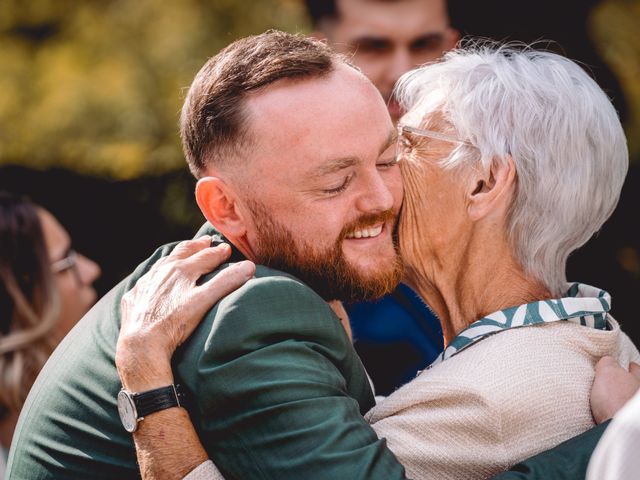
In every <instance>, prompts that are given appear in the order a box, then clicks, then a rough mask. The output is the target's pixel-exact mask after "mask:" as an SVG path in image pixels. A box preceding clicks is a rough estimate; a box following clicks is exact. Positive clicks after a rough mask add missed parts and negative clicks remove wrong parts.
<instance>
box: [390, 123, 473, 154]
mask: <svg viewBox="0 0 640 480" xmlns="http://www.w3.org/2000/svg"><path fill="white" fill-rule="evenodd" d="M397 129H398V140H397V142H396V159H398V160H400V159H401V158H403V157H404V156H405V155H407V154H409V153H411V150H412V149H413V148H414V145H413V144H412V143H411V141H410V140H409V139H408V138H407V137H406V134H407V133H410V134H412V135H418V136H420V137H429V138H434V139H436V140H444V141H445V142H451V143H460V144H462V145H467V146H470V147H473V146H474V145H473V144H472V143H470V142H467V141H466V140H460V139H459V138H456V137H454V136H453V135H447V134H446V133H441V132H436V131H433V130H423V129H421V128H415V127H410V126H408V125H400V124H398V126H397Z"/></svg>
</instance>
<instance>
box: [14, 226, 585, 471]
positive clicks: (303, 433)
mask: <svg viewBox="0 0 640 480" xmlns="http://www.w3.org/2000/svg"><path fill="white" fill-rule="evenodd" d="M205 233H208V234H215V233H216V232H215V231H213V230H212V229H211V227H210V226H207V225H205V227H203V229H201V231H200V232H199V234H198V235H202V234H205ZM174 246H175V244H172V245H167V246H164V247H161V248H160V249H158V250H157V251H156V252H155V253H154V254H153V255H152V256H151V257H150V258H149V259H148V260H147V261H145V262H144V263H142V264H141V265H140V266H139V267H138V268H137V269H136V270H135V271H134V272H133V273H132V274H131V275H130V276H129V277H128V278H126V279H125V280H124V281H122V282H121V283H120V284H119V285H118V286H116V287H115V288H114V289H113V290H112V291H111V292H109V293H108V294H107V295H106V296H105V297H104V298H102V299H101V300H100V301H99V302H98V304H97V305H96V306H95V307H94V308H93V309H92V310H91V311H90V312H89V313H88V314H87V315H86V316H85V318H83V319H82V320H81V321H80V323H79V324H78V325H77V326H76V327H75V328H74V329H73V330H72V332H71V333H70V334H69V335H68V336H67V337H66V338H65V339H64V341H63V342H62V343H61V344H60V346H59V347H58V348H57V349H56V351H55V352H54V354H53V355H52V356H51V358H50V360H49V362H47V364H46V366H45V367H44V369H43V370H42V372H41V374H40V376H39V377H38V379H37V381H36V383H35V385H34V387H33V389H32V391H31V393H30V395H29V398H28V399H27V402H26V404H25V407H24V409H23V411H22V415H21V417H20V421H19V423H18V426H17V429H16V432H15V435H14V440H13V445H12V449H11V453H10V456H9V467H8V475H7V478H10V479H21V480H22V479H25V480H27V479H28V480H37V479H53V478H55V479H89V478H91V479H129V478H138V475H139V473H138V469H137V466H136V457H135V450H134V445H133V442H132V439H131V436H130V434H128V433H127V432H126V431H125V430H124V428H123V427H122V425H121V423H120V420H119V417H118V413H117V407H116V395H117V393H118V391H119V390H120V387H121V385H120V381H119V378H118V376H117V373H116V369H115V366H114V354H115V345H116V340H117V337H118V331H119V328H120V299H121V298H122V295H123V294H124V293H125V292H126V291H127V290H129V289H130V288H132V287H133V285H134V284H135V282H136V281H137V280H138V279H139V278H140V276H142V275H143V274H144V273H145V272H146V271H147V270H148V269H149V268H150V267H151V265H153V264H154V263H155V262H156V261H157V260H158V259H160V258H161V257H163V256H166V255H168V254H169V253H170V252H171V250H172V249H173V247H174ZM239 259H240V255H239V254H238V253H237V252H235V253H234V257H232V259H231V260H232V261H237V260H239ZM223 268H224V266H223ZM174 372H175V374H176V381H177V382H180V383H182V384H183V385H184V386H185V387H186V390H187V392H188V397H189V403H188V405H187V408H188V410H189V413H190V415H191V418H192V420H193V422H194V424H195V426H196V429H197V430H198V434H199V435H200V438H201V439H202V441H203V443H204V445H205V448H206V450H207V452H208V453H209V455H210V456H211V458H212V459H213V460H214V461H215V463H216V465H217V466H218V468H220V470H221V471H222V472H223V474H224V475H225V477H226V478H227V479H229V480H231V479H242V480H247V479H278V480H286V479H296V480H298V479H301V478H305V479H349V480H357V479H373V480H375V479H380V480H393V479H402V478H405V477H404V469H403V468H402V466H401V465H400V464H399V463H398V462H397V460H396V458H395V457H394V455H393V454H392V453H391V452H390V451H389V450H388V449H387V447H386V446H385V441H384V439H378V438H377V436H376V434H375V433H374V431H373V430H372V429H371V427H370V426H369V425H368V424H367V422H365V421H364V419H363V418H362V415H361V414H363V413H364V412H366V411H367V410H368V409H369V408H371V407H372V406H373V404H374V398H373V394H372V391H371V388H370V386H369V383H368V380H367V376H366V374H365V371H364V368H363V366H362V364H361V363H360V360H359V359H358V357H357V355H356V353H355V351H354V350H353V348H352V345H351V343H350V341H349V339H348V337H347V336H346V334H345V332H344V329H343V328H342V326H341V324H340V321H339V319H338V318H337V317H336V316H335V314H334V313H333V311H332V310H331V309H330V308H329V307H328V306H327V304H326V303H325V302H324V301H323V300H322V299H321V298H320V297H319V296H318V295H316V294H315V293H314V292H313V291H312V290H311V289H310V288H308V287H307V286H306V285H304V284H303V283H301V282H300V281H299V280H297V279H295V278H293V277H292V276H290V275H287V274H284V273H282V272H277V271H274V270H270V269H267V268H265V267H258V269H257V272H256V278H255V279H253V280H251V281H249V282H248V283H247V284H246V285H244V286H243V287H242V288H240V289H239V290H237V291H236V292H234V293H232V294H230V295H229V296H227V297H226V298H224V299H223V300H222V301H220V302H219V303H218V304H217V305H215V306H214V308H213V309H212V310H211V311H210V312H209V313H208V314H207V315H206V317H205V318H204V320H203V322H202V323H201V325H200V326H199V327H198V329H197V330H196V332H195V333H194V334H193V335H192V337H191V338H190V339H189V341H188V342H187V343H186V344H185V345H183V346H182V347H181V348H180V350H178V352H176V355H175V356H174ZM428 434H429V432H425V435H428ZM575 448H578V449H580V448H581V447H580V442H578V445H577V446H575ZM592 449H593V446H592V444H591V443H588V444H587V446H586V447H585V448H584V450H585V451H588V452H589V453H590V451H591V450H592ZM583 458H588V454H585V455H583ZM569 460H570V459H569ZM543 461H544V460H543ZM554 461H555V462H558V461H561V460H558V457H555V458H554ZM582 462H583V463H585V462H586V461H585V460H582ZM535 471H536V470H535V468H534V469H533V470H532V472H533V473H532V474H531V475H529V476H527V477H526V478H532V479H533V478H545V479H550V478H564V477H562V475H561V474H560V473H558V474H557V476H552V477H549V476H546V475H545V476H536V474H535ZM539 471H540V472H542V471H545V470H544V469H541V470H539ZM556 471H558V472H562V468H561V466H560V468H558V469H556ZM518 478H522V477H518ZM566 478H571V477H566Z"/></svg>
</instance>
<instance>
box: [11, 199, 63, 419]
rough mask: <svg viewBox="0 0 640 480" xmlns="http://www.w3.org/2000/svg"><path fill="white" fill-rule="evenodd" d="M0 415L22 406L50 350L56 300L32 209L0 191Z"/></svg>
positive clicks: (57, 302) (46, 256)
mask: <svg viewBox="0 0 640 480" xmlns="http://www.w3.org/2000/svg"><path fill="white" fill-rule="evenodd" d="M0 280H1V282H2V283H1V285H0V417H2V416H3V415H4V414H6V413H7V412H9V411H14V412H18V411H20V409H21V408H22V405H23V404H24V401H25V399H26V397H27V394H28V393H29V390H30V388H31V386H32V385H33V382H34V381H35V378H36V377H37V375H38V373H39V372H40V370H41V369H42V367H43V365H44V363H45V362H46V361H47V358H48V357H49V355H50V354H51V352H52V351H53V349H54V348H55V346H56V344H57V341H58V339H57V338H56V337H55V336H54V335H52V330H53V328H54V326H55V325H56V324H57V321H58V314H59V300H58V297H57V294H56V290H55V287H54V283H53V277H52V273H51V270H50V266H49V258H48V255H47V251H46V245H45V241H44V235H43V233H42V226H41V223H40V219H39V217H38V212H37V207H36V206H35V205H34V204H32V203H31V202H29V201H28V200H26V199H24V198H19V197H15V196H12V195H9V194H6V193H0Z"/></svg>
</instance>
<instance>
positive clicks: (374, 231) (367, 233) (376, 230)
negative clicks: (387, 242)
mask: <svg viewBox="0 0 640 480" xmlns="http://www.w3.org/2000/svg"><path fill="white" fill-rule="evenodd" d="M381 232H382V225H379V226H377V227H369V228H363V229H362V230H356V231H355V232H351V233H350V234H349V235H347V238H370V237H377V236H378V235H380V233H381Z"/></svg>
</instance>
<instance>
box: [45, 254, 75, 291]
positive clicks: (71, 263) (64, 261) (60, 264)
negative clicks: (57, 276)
mask: <svg viewBox="0 0 640 480" xmlns="http://www.w3.org/2000/svg"><path fill="white" fill-rule="evenodd" d="M69 269H72V270H73V275H74V276H75V277H76V281H77V282H78V285H82V277H81V276H80V271H79V270H78V254H77V253H76V251H75V250H73V249H69V251H68V252H67V256H66V257H64V258H61V259H60V260H56V261H55V262H53V263H52V264H51V272H53V273H62V272H65V271H67V270H69Z"/></svg>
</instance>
